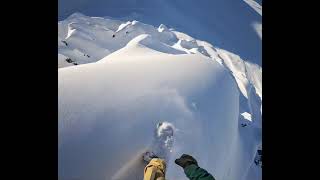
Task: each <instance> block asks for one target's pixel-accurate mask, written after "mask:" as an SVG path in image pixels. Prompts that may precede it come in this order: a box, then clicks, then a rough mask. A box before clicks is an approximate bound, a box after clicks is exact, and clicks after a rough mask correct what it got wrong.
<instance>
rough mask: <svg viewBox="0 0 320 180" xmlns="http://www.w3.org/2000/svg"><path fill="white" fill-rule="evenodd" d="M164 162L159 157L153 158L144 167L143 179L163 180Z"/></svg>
mask: <svg viewBox="0 0 320 180" xmlns="http://www.w3.org/2000/svg"><path fill="white" fill-rule="evenodd" d="M165 174H166V163H165V162H164V160H162V159H159V158H153V159H152V160H151V161H150V162H149V164H148V165H147V166H146V167H145V168H144V178H143V179H144V180H165V179H164V177H165Z"/></svg>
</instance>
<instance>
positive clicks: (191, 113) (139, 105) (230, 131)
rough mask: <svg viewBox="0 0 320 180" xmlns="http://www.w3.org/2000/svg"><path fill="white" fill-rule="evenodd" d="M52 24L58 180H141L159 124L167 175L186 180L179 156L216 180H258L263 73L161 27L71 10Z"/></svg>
mask: <svg viewBox="0 0 320 180" xmlns="http://www.w3.org/2000/svg"><path fill="white" fill-rule="evenodd" d="M58 27H59V34H58V46H59V51H58V53H59V54H58V55H59V56H58V57H59V59H58V67H59V70H58V80H59V84H58V86H59V89H58V93H59V97H58V101H59V119H58V126H59V127H58V129H59V132H58V134H59V149H58V153H59V157H58V158H59V161H58V163H59V179H61V180H64V179H79V180H89V179H93V180H100V179H101V180H102V179H104V180H110V179H123V180H129V179H130V180H141V179H142V175H143V168H144V165H145V164H144V162H143V160H142V154H143V152H144V151H146V150H147V149H148V148H149V147H150V146H152V143H153V142H154V128H155V126H156V125H157V123H159V122H163V121H166V122H168V123H170V124H172V126H174V127H175V132H174V136H173V139H170V142H174V143H173V144H172V147H171V145H170V151H171V152H170V153H169V160H168V162H167V164H168V167H167V178H168V179H175V180H180V179H181V180H182V179H186V177H185V175H184V174H183V171H182V169H181V168H180V167H178V166H176V165H174V162H173V161H174V159H175V158H178V157H179V156H180V155H181V154H183V153H186V154H191V155H193V156H194V157H195V158H196V159H197V160H198V162H199V164H200V165H201V166H202V167H203V168H205V169H207V170H208V171H209V172H210V173H212V174H213V176H214V177H215V178H216V179H221V180H229V179H240V180H248V179H249V180H250V178H252V177H261V173H260V175H259V172H258V171H257V168H256V167H255V164H254V158H255V156H256V152H257V149H258V147H261V124H262V118H261V114H262V111H261V103H262V69H261V67H259V66H258V65H255V64H251V63H248V62H246V61H244V60H242V59H241V57H239V56H237V55H235V54H233V53H230V52H228V51H226V50H223V49H220V48H216V47H214V46H213V45H211V44H210V43H208V42H206V41H201V40H197V39H194V38H192V37H191V36H188V35H186V34H184V33H182V32H177V31H174V30H170V29H168V28H167V27H166V26H165V25H160V26H159V28H155V27H153V26H151V25H147V24H144V23H142V22H138V21H128V22H122V21H119V20H113V19H107V18H97V17H88V16H84V15H82V14H78V13H77V14H74V15H72V16H70V17H69V18H68V19H66V20H64V21H60V22H59V24H58ZM64 58H66V59H67V58H70V59H71V60H68V61H64ZM248 117H250V118H248ZM249 119H250V120H249ZM259 168H260V167H259ZM258 170H259V169H258ZM252 171H255V172H252ZM257 172H258V175H257ZM252 174H254V175H252Z"/></svg>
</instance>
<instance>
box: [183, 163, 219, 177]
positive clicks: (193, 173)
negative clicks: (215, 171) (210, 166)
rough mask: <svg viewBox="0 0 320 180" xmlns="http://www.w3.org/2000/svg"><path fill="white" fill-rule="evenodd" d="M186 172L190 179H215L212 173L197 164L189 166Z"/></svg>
mask: <svg viewBox="0 0 320 180" xmlns="http://www.w3.org/2000/svg"><path fill="white" fill-rule="evenodd" d="M184 173H185V174H186V176H187V177H188V178H189V179H190V180H215V179H214V177H213V176H212V175H211V174H210V173H208V172H207V171H206V170H204V169H202V168H200V167H199V166H197V165H195V164H191V165H189V166H187V167H186V168H185V169H184Z"/></svg>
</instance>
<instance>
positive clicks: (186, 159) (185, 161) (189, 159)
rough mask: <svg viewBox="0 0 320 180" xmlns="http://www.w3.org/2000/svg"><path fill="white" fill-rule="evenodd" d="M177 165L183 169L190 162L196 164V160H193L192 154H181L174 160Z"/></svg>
mask: <svg viewBox="0 0 320 180" xmlns="http://www.w3.org/2000/svg"><path fill="white" fill-rule="evenodd" d="M174 162H175V163H176V164H177V165H179V166H181V167H182V168H183V169H184V168H186V167H187V166H189V165H191V164H195V165H197V166H198V162H197V160H195V159H194V158H193V157H192V156H190V155H188V154H183V155H182V156H181V157H180V158H178V159H176V160H175V161H174Z"/></svg>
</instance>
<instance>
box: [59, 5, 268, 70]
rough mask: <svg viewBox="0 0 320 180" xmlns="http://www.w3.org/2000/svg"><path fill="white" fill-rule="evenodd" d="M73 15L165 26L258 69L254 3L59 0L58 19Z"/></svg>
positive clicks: (259, 50)
mask: <svg viewBox="0 0 320 180" xmlns="http://www.w3.org/2000/svg"><path fill="white" fill-rule="evenodd" d="M260 4H261V3H260ZM260 7H261V8H260ZM260 10H261V11H260ZM74 12H80V13H83V14H86V15H88V16H99V17H104V16H108V17H113V18H120V17H126V18H122V19H123V21H128V20H130V21H132V20H138V21H141V22H144V23H146V24H150V25H153V26H159V25H160V24H166V25H167V26H168V27H169V28H175V29H176V30H177V31H180V32H184V33H187V34H189V35H191V36H192V37H195V38H196V39H203V40H206V41H207V42H209V43H211V44H214V45H215V46H216V47H219V48H221V49H225V50H228V51H230V52H232V53H235V54H237V55H240V56H241V57H242V58H244V59H246V61H248V62H253V63H255V64H258V65H260V66H261V56H262V43H261V36H260V35H259V33H258V32H257V29H261V28H257V26H256V25H255V24H259V25H261V24H262V13H261V12H262V6H261V5H260V6H259V4H257V3H255V1H254V0H107V1H102V0H59V20H64V19H65V18H67V17H68V16H70V15H71V14H73V13H74ZM259 27H260V26H259ZM260 34H261V33H260Z"/></svg>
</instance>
